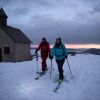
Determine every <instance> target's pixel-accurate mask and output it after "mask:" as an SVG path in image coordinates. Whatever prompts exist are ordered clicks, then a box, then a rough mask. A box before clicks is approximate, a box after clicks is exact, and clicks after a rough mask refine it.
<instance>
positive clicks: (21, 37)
mask: <svg viewBox="0 0 100 100" xmlns="http://www.w3.org/2000/svg"><path fill="white" fill-rule="evenodd" d="M0 27H1V28H2V29H3V30H4V31H5V32H6V33H7V34H8V35H9V36H10V37H11V38H12V39H13V40H14V42H19V43H32V41H31V40H30V39H29V38H28V37H27V36H26V35H25V34H24V33H23V32H22V31H21V30H20V29H17V28H14V27H11V26H4V25H2V26H1V25H0Z"/></svg>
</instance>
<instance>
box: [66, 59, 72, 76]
mask: <svg viewBox="0 0 100 100" xmlns="http://www.w3.org/2000/svg"><path fill="white" fill-rule="evenodd" d="M66 60H67V64H68V67H69V70H70V73H71V76H72V77H73V74H72V71H71V67H70V65H69V62H68V59H66Z"/></svg>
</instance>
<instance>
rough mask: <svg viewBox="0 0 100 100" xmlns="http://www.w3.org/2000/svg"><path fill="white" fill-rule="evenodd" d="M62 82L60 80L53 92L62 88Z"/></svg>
mask: <svg viewBox="0 0 100 100" xmlns="http://www.w3.org/2000/svg"><path fill="white" fill-rule="evenodd" d="M61 83H62V82H58V84H57V86H56V87H55V88H54V89H53V92H57V91H58V89H60V86H61Z"/></svg>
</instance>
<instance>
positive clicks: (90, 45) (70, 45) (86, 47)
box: [65, 44, 100, 49]
mask: <svg viewBox="0 0 100 100" xmlns="http://www.w3.org/2000/svg"><path fill="white" fill-rule="evenodd" d="M65 46H66V47H67V48H73V49H79V48H83V49H89V48H96V49H100V44H67V45H65Z"/></svg>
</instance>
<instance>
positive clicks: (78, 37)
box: [0, 0, 100, 44]
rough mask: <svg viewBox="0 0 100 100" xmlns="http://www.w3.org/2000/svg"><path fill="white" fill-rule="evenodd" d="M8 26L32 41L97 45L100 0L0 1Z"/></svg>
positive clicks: (98, 41) (99, 35)
mask: <svg viewBox="0 0 100 100" xmlns="http://www.w3.org/2000/svg"><path fill="white" fill-rule="evenodd" d="M0 4H1V5H2V7H3V9H4V10H5V12H6V14H7V15H8V17H9V18H8V25H10V26H13V27H16V28H20V29H21V30H22V31H23V32H24V33H25V34H26V35H27V36H28V37H29V38H30V39H31V40H32V41H33V43H34V44H36V43H39V42H40V41H41V38H42V37H43V36H45V37H46V38H47V40H48V41H49V42H50V43H54V42H55V38H56V37H59V36H61V37H62V40H63V42H64V43H72V44H74V43H78V44H81V43H82V44H87V43H91V44H100V0H0Z"/></svg>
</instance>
